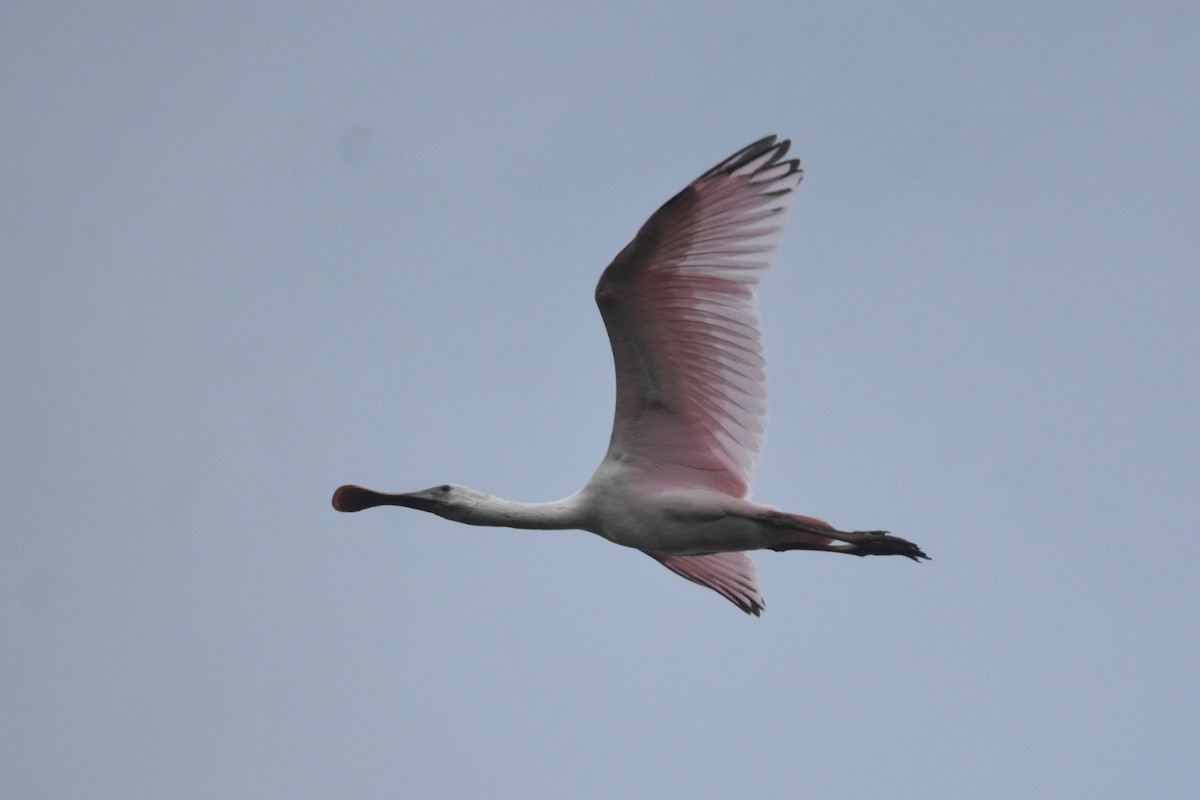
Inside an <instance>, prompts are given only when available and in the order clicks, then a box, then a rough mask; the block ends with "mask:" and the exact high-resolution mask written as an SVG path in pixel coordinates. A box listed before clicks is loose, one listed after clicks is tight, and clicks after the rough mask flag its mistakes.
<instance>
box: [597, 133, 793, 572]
mask: <svg viewBox="0 0 1200 800" xmlns="http://www.w3.org/2000/svg"><path fill="white" fill-rule="evenodd" d="M788 145H789V142H788V141H787V140H784V141H781V142H778V143H776V141H775V137H774V136H768V137H767V138H765V139H761V140H759V141H757V142H755V143H754V144H752V145H750V146H749V147H747V148H746V149H744V150H741V151H740V152H738V153H736V154H735V155H733V156H731V157H729V158H728V159H726V160H725V161H722V162H721V163H720V164H718V165H717V166H715V167H713V168H712V169H710V170H709V171H708V172H706V173H704V174H703V175H701V176H700V177H699V178H697V179H696V180H695V181H693V182H692V184H691V185H690V186H688V187H687V188H686V189H684V190H683V191H682V192H680V193H679V194H677V195H675V197H673V198H671V199H670V200H669V201H667V203H666V204H665V205H663V207H662V208H660V209H659V210H658V211H656V212H655V213H654V214H653V216H651V217H650V219H649V220H647V221H646V224H645V225H643V226H642V228H641V230H640V231H638V234H637V236H636V237H634V239H633V241H632V242H630V243H629V244H628V245H627V246H626V247H625V249H624V250H622V251H621V252H620V253H619V254H618V255H617V257H616V258H615V259H614V260H613V262H612V264H610V265H609V266H608V269H606V270H605V271H604V274H603V275H602V276H601V278H600V284H599V285H598V286H597V287H596V303H597V305H599V306H600V313H601V315H602V316H603V317H604V324H605V327H607V328H608V338H609V341H610V342H611V344H612V350H613V360H614V362H615V364H616V372H617V409H616V415H615V418H614V422H613V432H612V439H611V440H610V442H609V449H608V454H607V456H606V458H607V459H608V460H609V461H612V462H617V463H621V464H622V465H623V466H625V467H628V468H634V469H637V470H638V471H639V472H641V473H642V475H641V477H642V479H643V480H645V481H646V482H648V483H652V484H659V485H663V486H672V487H703V488H709V489H714V490H717V491H721V492H725V493H728V494H730V495H733V496H735V497H744V496H745V494H746V491H747V489H748V487H749V483H750V478H751V473H752V472H753V470H754V465H755V462H756V461H757V460H758V454H759V451H760V449H761V447H762V433H763V423H764V421H765V417H766V408H765V406H764V402H765V400H766V385H765V384H766V375H765V373H764V371H763V368H764V366H765V363H766V362H765V361H764V360H763V355H762V340H761V336H760V334H759V326H758V312H757V310H756V309H755V305H754V288H755V286H756V285H757V284H758V281H759V280H760V279H761V278H762V276H763V273H764V272H766V270H767V268H768V267H769V266H770V264H771V260H772V258H773V256H774V254H775V249H776V246H777V244H778V241H779V238H780V235H781V234H782V230H783V220H784V213H785V212H786V211H787V207H788V203H789V202H790V200H791V197H792V190H793V189H794V188H796V185H797V184H799V183H800V179H801V177H803V172H802V171H801V170H800V162H799V161H796V160H789V161H782V160H781V159H782V158H783V156H784V154H785V153H786V152H787V149H788ZM705 558H707V556H706V557H705ZM688 577H690V576H688ZM693 580H695V578H693Z"/></svg>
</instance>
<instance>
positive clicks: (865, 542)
mask: <svg viewBox="0 0 1200 800" xmlns="http://www.w3.org/2000/svg"><path fill="white" fill-rule="evenodd" d="M838 538H839V539H841V540H842V541H844V542H846V543H847V544H849V545H850V547H849V548H847V549H846V552H847V553H851V554H853V555H856V556H905V557H906V558H911V559H912V560H913V561H916V562H918V563H920V561H921V559H925V560H926V561H929V560H930V558H929V556H927V555H925V551H924V550H922V549H921V548H920V547H918V546H917V545H915V544H913V543H912V542H910V541H908V540H907V539H901V538H900V537H899V536H892V535H891V534H889V533H888V532H887V531H854V532H853V533H849V534H843V536H840V537H838Z"/></svg>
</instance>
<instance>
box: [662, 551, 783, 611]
mask: <svg viewBox="0 0 1200 800" xmlns="http://www.w3.org/2000/svg"><path fill="white" fill-rule="evenodd" d="M646 555H648V556H650V557H651V558H654V559H656V560H657V561H659V562H661V563H662V565H663V566H664V567H666V568H667V569H669V570H671V571H672V572H674V573H675V574H676V575H682V576H683V577H685V578H687V579H688V580H689V581H692V582H693V583H698V584H700V585H701V586H706V587H708V588H709V589H712V590H713V591H714V592H717V593H718V594H720V595H721V596H722V597H724V598H725V599H726V600H729V601H730V602H731V603H733V604H734V605H735V606H737V607H738V608H740V609H741V610H742V611H745V612H746V613H747V614H753V615H754V616H756V617H757V616H758V615H759V614H761V613H762V612H763V609H764V608H766V605H767V604H766V603H765V602H764V601H763V598H762V594H761V593H760V592H759V591H758V577H757V573H755V571H754V562H753V561H751V560H750V556H748V555H746V554H745V553H741V552H736V553H713V554H712V555H707V556H671V555H665V554H659V553H651V552H647V553H646Z"/></svg>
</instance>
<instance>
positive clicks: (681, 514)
mask: <svg viewBox="0 0 1200 800" xmlns="http://www.w3.org/2000/svg"><path fill="white" fill-rule="evenodd" d="M789 145H790V142H789V141H787V140H783V141H780V142H776V141H775V137H774V136H768V137H766V138H764V139H760V140H758V141H757V142H755V143H754V144H752V145H750V146H749V147H747V148H745V149H743V150H739V151H738V152H737V153H734V154H733V155H732V156H730V157H729V158H727V159H725V160H724V161H722V162H721V163H720V164H717V165H716V166H715V167H713V168H712V169H710V170H709V171H708V172H705V173H704V174H703V175H701V176H700V177H699V178H697V179H696V180H694V181H692V183H691V184H690V185H689V186H687V188H685V189H684V190H683V191H681V192H680V193H679V194H677V195H675V196H674V197H672V198H671V199H670V200H668V201H667V203H666V204H665V205H663V206H662V208H660V209H658V211H656V212H654V214H653V215H652V216H651V217H650V219H649V220H647V221H646V223H645V224H644V225H643V226H642V228H641V230H639V231H638V233H637V236H635V237H634V238H633V241H632V242H630V243H629V244H628V245H626V246H625V249H623V250H622V251H621V252H620V253H618V254H617V257H616V258H615V259H613V262H612V263H611V264H609V266H608V268H607V269H606V270H604V274H603V275H601V276H600V283H599V284H598V285H597V286H596V304H597V305H598V306H600V314H601V316H603V317H604V325H605V327H606V328H607V329H608V338H609V341H610V343H611V344H612V351H613V361H614V362H615V364H616V373H617V408H616V414H615V417H614V420H613V431H612V438H611V439H610V440H609V444H608V452H607V454H606V455H605V456H604V460H603V461H601V462H600V466H599V467H598V468H597V469H596V472H595V474H593V475H592V478H591V480H589V481H588V482H587V485H586V486H584V487H583V489H581V490H580V491H578V492H576V493H575V494H573V495H571V496H570V497H567V498H565V499H563V500H558V501H557V502H553V503H516V502H513V501H511V500H503V499H501V498H499V497H493V496H491V495H488V494H484V493H483V492H480V491H476V490H475V489H470V488H468V487H466V486H459V485H457V484H453V483H447V484H442V485H440V486H435V487H433V488H431V489H424V490H422V491H419V492H409V493H406V494H384V493H381V492H375V491H372V490H370V489H364V488H362V487H360V486H342V487H341V488H339V489H338V490H337V491H336V492H334V494H333V507H334V508H335V509H337V510H338V511H362V510H363V509H364V508H371V507H373V506H383V505H390V506H404V507H405V508H416V509H419V510H421V511H428V512H430V513H432V514H437V515H438V516H440V517H445V518H446V519H450V520H455V521H457V522H464V523H466V524H468V525H496V526H504V527H508V528H536V529H568V528H578V529H582V530H585V531H591V532H592V533H596V534H599V535H600V536H603V537H604V538H605V539H608V540H609V541H611V542H615V543H617V544H621V545H625V546H626V547H632V548H636V549H638V550H641V551H642V552H644V553H646V555H648V556H650V557H651V558H654V559H655V560H657V561H659V562H660V563H662V565H663V566H665V567H666V568H667V569H669V570H671V571H672V572H675V573H676V574H678V575H682V576H683V577H685V578H687V579H688V580H690V581H694V582H695V583H698V584H700V585H701V586H707V587H708V588H709V589H712V590H714V591H716V592H718V593H719V594H721V595H722V596H724V597H725V598H727V599H728V600H730V601H732V602H733V603H734V604H735V605H736V606H737V607H738V608H740V609H742V610H743V611H745V612H747V613H749V614H754V615H758V614H760V613H761V612H762V610H763V608H764V603H763V599H762V595H761V594H760V593H759V589H758V581H757V578H756V577H755V571H754V563H753V562H752V561H751V560H750V557H749V556H748V555H747V554H746V552H745V551H747V550H760V549H768V550H825V551H828V552H833V553H849V554H851V555H857V556H870V555H901V556H907V557H908V558H911V559H912V560H914V561H918V562H919V560H920V559H922V558H928V556H926V555H925V553H924V552H922V550H921V548H919V547H917V546H916V545H915V544H913V543H912V542H909V541H906V540H904V539H901V538H899V537H896V536H890V535H888V533H887V532H886V531H853V532H850V531H839V530H837V529H835V528H834V527H833V526H832V525H830V524H829V523H827V522H824V521H822V520H819V519H815V518H813V517H805V516H800V515H798V514H789V513H786V512H783V511H779V510H777V509H775V508H772V507H770V506H764V505H759V504H758V503H754V502H751V501H750V500H748V499H747V497H746V495H747V490H748V488H749V484H750V477H751V472H752V470H753V468H754V464H755V461H756V460H757V459H758V454H759V450H760V449H761V446H762V433H763V422H764V419H765V409H764V406H763V401H764V399H765V397H766V389H765V375H764V372H763V367H764V365H765V362H764V361H763V356H762V343H761V335H760V333H759V324H758V313H757V311H756V309H755V305H754V290H755V287H756V286H757V284H758V282H759V280H760V279H761V278H762V276H763V274H764V273H765V272H766V270H767V268H768V266H770V263H771V259H772V257H773V255H774V253H775V249H776V246H777V244H778V241H779V238H780V235H781V233H782V230H783V221H784V215H785V213H786V211H787V208H788V205H789V203H790V202H791V199H792V190H793V189H795V188H796V186H797V185H798V184H799V183H800V179H801V178H802V177H803V174H804V173H803V172H802V170H801V169H800V162H799V161H798V160H795V159H792V160H786V161H785V160H783V157H784V155H785V154H786V153H787V150H788V146H789Z"/></svg>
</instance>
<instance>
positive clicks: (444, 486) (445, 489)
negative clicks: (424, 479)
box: [441, 483, 450, 494]
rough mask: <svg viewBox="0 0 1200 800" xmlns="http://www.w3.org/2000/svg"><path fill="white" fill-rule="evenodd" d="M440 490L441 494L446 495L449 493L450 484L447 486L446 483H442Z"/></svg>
mask: <svg viewBox="0 0 1200 800" xmlns="http://www.w3.org/2000/svg"><path fill="white" fill-rule="evenodd" d="M441 489H442V492H443V493H447V494H448V493H449V492H450V484H448V483H443V484H442V486H441Z"/></svg>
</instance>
